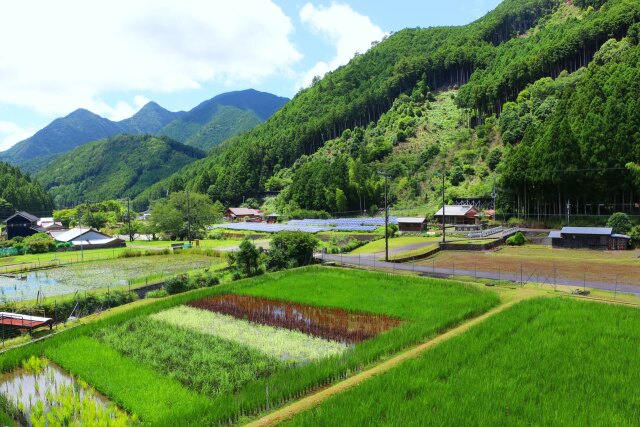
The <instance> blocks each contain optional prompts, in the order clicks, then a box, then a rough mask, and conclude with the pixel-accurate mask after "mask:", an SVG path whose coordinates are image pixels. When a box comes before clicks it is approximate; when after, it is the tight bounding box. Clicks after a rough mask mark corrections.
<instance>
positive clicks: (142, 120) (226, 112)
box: [0, 89, 288, 172]
mask: <svg viewBox="0 0 640 427" xmlns="http://www.w3.org/2000/svg"><path fill="white" fill-rule="evenodd" d="M287 101H288V99H287V98H282V97H278V96H276V95H272V94H269V93H264V92H259V91H256V90H254V89H248V90H244V91H236V92H228V93H224V94H221V95H218V96H216V97H214V98H212V99H210V100H207V101H204V102H202V103H201V104H199V105H198V106H196V107H195V108H193V109H192V110H190V111H187V112H185V111H179V112H171V111H168V110H166V109H165V108H163V107H161V106H160V105H158V104H157V103H155V102H149V103H147V104H146V105H145V106H144V107H142V108H141V109H140V111H138V112H137V113H136V114H135V115H133V116H132V117H130V118H128V119H124V120H121V121H117V122H116V121H112V120H109V119H106V118H104V117H101V116H99V115H97V114H95V113H92V112H90V111H88V110H86V109H78V110H76V111H74V112H72V113H71V114H69V115H67V116H65V117H62V118H58V119H55V120H54V121H53V122H51V123H50V124H49V125H47V126H46V127H44V128H43V129H41V130H39V131H38V132H37V133H36V134H35V135H33V136H32V137H30V138H27V139H25V140H24V141H21V142H19V143H17V144H16V145H14V146H13V147H11V148H10V149H8V150H7V151H4V152H1V153H0V160H2V161H5V162H7V163H10V164H14V165H16V166H19V167H21V168H22V169H24V170H27V171H30V172H34V171H36V170H38V169H40V168H42V167H43V166H45V165H47V164H49V163H50V162H52V161H54V160H55V159H56V158H57V157H58V156H60V155H61V154H64V153H67V152H69V151H71V150H73V149H75V148H77V147H79V146H81V145H84V144H86V143H89V142H92V141H96V140H98V139H102V138H109V137H112V136H115V135H118V134H132V135H141V134H150V135H166V136H168V137H170V138H171V139H174V140H176V141H178V142H182V143H185V144H187V145H193V146H195V147H198V148H201V149H204V150H207V149H209V148H212V147H214V146H216V145H218V144H219V143H221V142H223V141H224V140H226V139H228V138H230V137H232V136H235V135H237V134H239V133H242V132H246V131H248V130H251V129H253V128H254V127H255V126H257V125H258V124H260V123H262V122H263V121H264V120H266V119H267V118H268V117H270V116H271V115H272V114H273V113H275V112H276V111H277V110H278V109H279V108H280V107H282V106H283V105H284V104H285V103H286V102H287Z"/></svg>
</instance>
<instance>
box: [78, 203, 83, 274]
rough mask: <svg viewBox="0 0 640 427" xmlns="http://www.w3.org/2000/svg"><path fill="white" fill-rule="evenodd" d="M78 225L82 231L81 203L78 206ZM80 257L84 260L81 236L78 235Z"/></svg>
mask: <svg viewBox="0 0 640 427" xmlns="http://www.w3.org/2000/svg"><path fill="white" fill-rule="evenodd" d="M78 227H79V228H80V233H82V205H79V206H78ZM80 257H81V258H82V261H84V245H83V244H82V236H80Z"/></svg>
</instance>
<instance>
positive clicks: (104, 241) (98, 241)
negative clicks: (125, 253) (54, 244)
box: [52, 227, 127, 249]
mask: <svg viewBox="0 0 640 427" xmlns="http://www.w3.org/2000/svg"><path fill="white" fill-rule="evenodd" d="M52 236H53V238H54V239H55V240H56V241H58V242H61V243H71V245H72V246H73V248H74V249H81V248H82V249H104V248H121V247H125V246H126V245H127V243H126V242H125V241H124V240H122V239H118V238H116V237H111V236H108V235H106V234H103V233H101V232H99V231H98V230H95V229H93V228H81V227H76V228H72V229H70V230H67V231H65V232H62V233H55V234H54V233H52Z"/></svg>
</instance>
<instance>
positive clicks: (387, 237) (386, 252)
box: [378, 171, 389, 262]
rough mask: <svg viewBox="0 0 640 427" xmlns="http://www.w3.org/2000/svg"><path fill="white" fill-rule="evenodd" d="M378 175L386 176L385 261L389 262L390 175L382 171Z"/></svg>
mask: <svg viewBox="0 0 640 427" xmlns="http://www.w3.org/2000/svg"><path fill="white" fill-rule="evenodd" d="M378 174H379V175H382V176H384V260H385V261H386V262H389V196H388V193H387V181H388V180H389V175H388V174H387V173H385V172H380V171H378Z"/></svg>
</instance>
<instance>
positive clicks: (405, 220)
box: [398, 217, 427, 224]
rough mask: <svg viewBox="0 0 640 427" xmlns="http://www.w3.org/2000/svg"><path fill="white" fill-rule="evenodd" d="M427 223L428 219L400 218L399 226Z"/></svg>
mask: <svg viewBox="0 0 640 427" xmlns="http://www.w3.org/2000/svg"><path fill="white" fill-rule="evenodd" d="M426 221H427V219H426V218H418V217H404V218H398V224H424V223H425V222H426Z"/></svg>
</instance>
